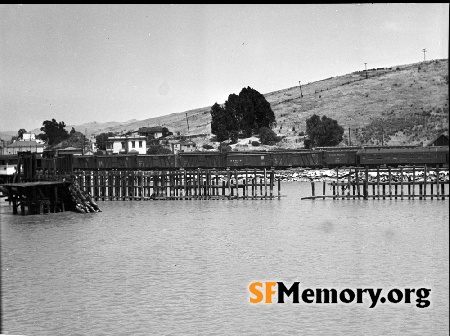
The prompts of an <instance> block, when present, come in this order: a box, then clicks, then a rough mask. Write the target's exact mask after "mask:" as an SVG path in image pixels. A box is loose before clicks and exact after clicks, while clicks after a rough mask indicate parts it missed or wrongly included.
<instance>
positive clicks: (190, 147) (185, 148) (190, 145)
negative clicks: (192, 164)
mask: <svg viewBox="0 0 450 336" xmlns="http://www.w3.org/2000/svg"><path fill="white" fill-rule="evenodd" d="M169 145H170V147H171V148H170V150H171V151H172V153H174V154H177V153H179V152H184V153H186V152H194V151H195V150H196V149H197V144H196V143H195V142H193V141H190V140H185V141H175V142H171V141H169Z"/></svg>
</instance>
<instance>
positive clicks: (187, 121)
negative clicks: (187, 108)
mask: <svg viewBox="0 0 450 336" xmlns="http://www.w3.org/2000/svg"><path fill="white" fill-rule="evenodd" d="M186 123H187V127H188V133H189V120H188V116H187V112H186Z"/></svg>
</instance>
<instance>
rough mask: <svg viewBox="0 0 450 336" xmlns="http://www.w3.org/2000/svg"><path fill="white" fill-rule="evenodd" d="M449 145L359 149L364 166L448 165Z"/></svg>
mask: <svg viewBox="0 0 450 336" xmlns="http://www.w3.org/2000/svg"><path fill="white" fill-rule="evenodd" d="M448 152H449V149H448V147H416V148H393V149H390V148H389V149H388V148H378V149H375V148H364V149H361V150H359V151H358V153H357V155H358V156H359V163H360V165H362V166H380V165H389V166H394V167H396V166H399V165H425V164H426V165H430V166H439V167H442V166H443V165H448Z"/></svg>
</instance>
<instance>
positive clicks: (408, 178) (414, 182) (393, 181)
mask: <svg viewBox="0 0 450 336" xmlns="http://www.w3.org/2000/svg"><path fill="white" fill-rule="evenodd" d="M346 170H347V171H348V174H346V175H345V176H343V175H341V176H339V170H338V169H336V181H331V182H330V181H323V182H314V181H312V182H311V196H309V197H302V199H327V198H331V199H334V200H336V199H365V200H368V199H400V200H403V199H418V200H426V199H436V200H437V199H442V200H444V199H445V198H446V197H447V198H448V197H449V180H448V168H445V169H440V168H428V167H427V166H424V167H415V166H413V167H400V168H391V167H387V168H379V167H378V168H375V169H369V168H367V167H366V168H364V167H350V168H347V169H346ZM445 176H447V177H446V178H445V179H444V178H443V177H445ZM318 183H322V194H321V195H318V194H316V184H318ZM327 185H328V188H329V189H331V191H332V193H331V194H329V195H327V194H326V191H327V189H328V188H327Z"/></svg>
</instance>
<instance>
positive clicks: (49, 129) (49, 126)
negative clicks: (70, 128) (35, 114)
mask: <svg viewBox="0 0 450 336" xmlns="http://www.w3.org/2000/svg"><path fill="white" fill-rule="evenodd" d="M42 125H43V126H42V127H41V131H42V132H44V133H45V135H46V138H47V140H48V144H49V145H50V146H53V145H55V144H57V143H59V142H61V141H63V140H65V139H67V138H68V137H69V133H68V132H67V131H66V130H65V128H64V127H66V124H65V123H64V121H61V122H59V123H58V122H57V121H56V120H55V119H52V120H51V121H50V120H46V121H44V122H43V123H42Z"/></svg>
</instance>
